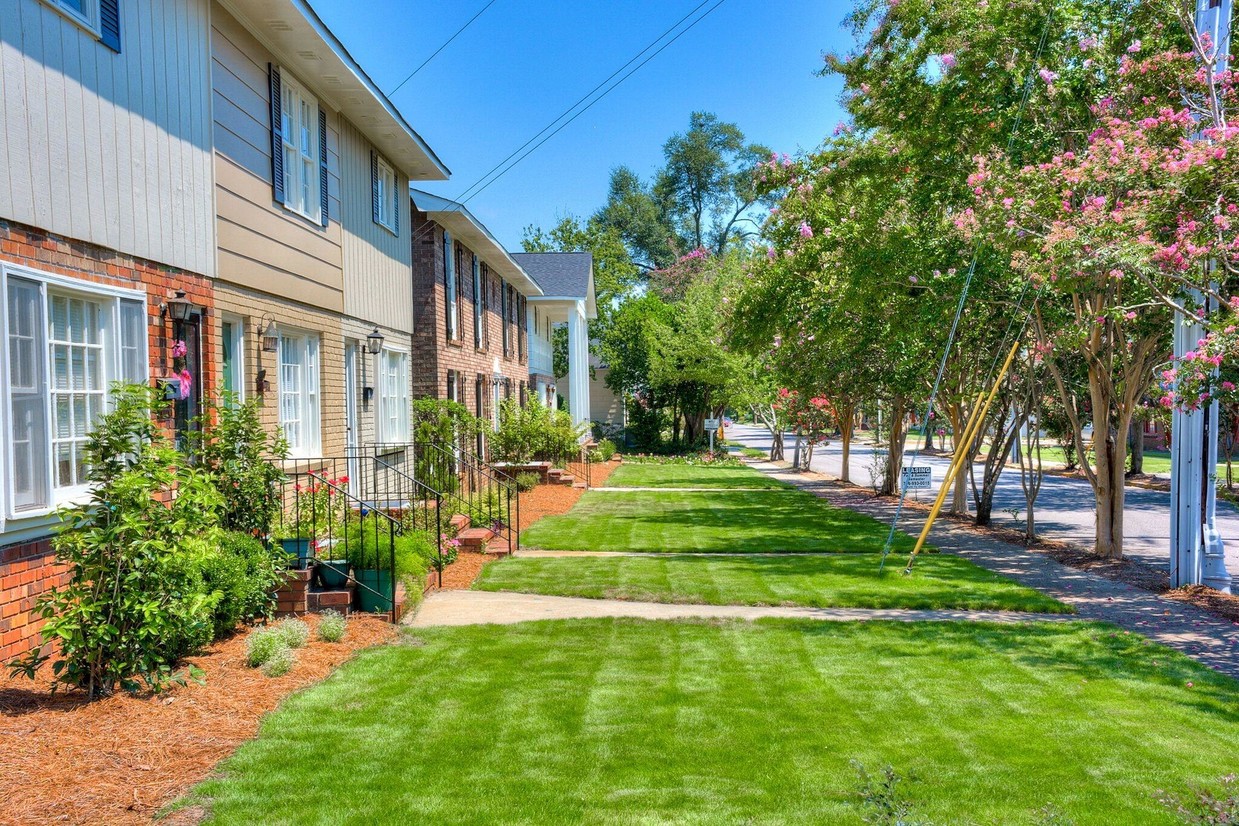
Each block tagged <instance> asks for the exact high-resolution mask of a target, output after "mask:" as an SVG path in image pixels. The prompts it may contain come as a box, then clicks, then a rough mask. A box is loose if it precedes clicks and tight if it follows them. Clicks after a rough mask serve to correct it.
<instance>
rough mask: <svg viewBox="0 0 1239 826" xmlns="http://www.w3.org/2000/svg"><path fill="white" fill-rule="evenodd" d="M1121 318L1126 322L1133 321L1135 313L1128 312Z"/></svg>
mask: <svg viewBox="0 0 1239 826" xmlns="http://www.w3.org/2000/svg"><path fill="white" fill-rule="evenodd" d="M1123 318H1125V319H1127V320H1128V321H1135V320H1136V313H1135V311H1133V310H1128V311H1127V313H1126V314H1125V315H1124V316H1123Z"/></svg>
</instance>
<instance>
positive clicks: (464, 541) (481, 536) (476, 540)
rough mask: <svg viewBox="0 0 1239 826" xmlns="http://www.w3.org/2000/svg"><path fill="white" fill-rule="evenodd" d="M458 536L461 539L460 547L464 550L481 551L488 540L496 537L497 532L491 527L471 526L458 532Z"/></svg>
mask: <svg viewBox="0 0 1239 826" xmlns="http://www.w3.org/2000/svg"><path fill="white" fill-rule="evenodd" d="M456 538H457V539H459V540H460V547H461V548H463V549H464V550H467V551H480V550H482V548H483V547H485V545H486V543H487V542H490V541H491V540H492V539H494V538H495V533H494V531H492V530H491V529H490V528H469V529H467V530H463V531H461V532H460V533H458V534H456Z"/></svg>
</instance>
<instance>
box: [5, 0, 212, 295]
mask: <svg viewBox="0 0 1239 826" xmlns="http://www.w3.org/2000/svg"><path fill="white" fill-rule="evenodd" d="M120 6H121V9H120V10H121V38H122V51H121V53H120V54H119V55H118V54H116V53H115V52H113V51H112V50H111V49H108V48H107V47H106V46H104V45H102V44H101V43H99V42H98V41H97V40H96V39H95V38H94V37H93V36H92V35H91V34H89V33H87V32H86V31H84V30H83V29H81V28H80V27H79V26H77V25H76V24H74V23H72V22H70V21H69V20H67V19H66V18H65V17H64V16H62V15H61V14H59V13H58V12H56V11H55V10H54V9H52V8H50V7H49V6H48V5H46V4H45V3H42V2H40V1H39V0H0V66H2V67H3V72H2V73H0V107H2V108H0V117H2V118H3V123H4V126H3V129H0V217H4V218H11V219H14V220H16V221H20V222H23V223H26V224H30V225H33V226H36V227H40V228H42V229H46V230H48V231H50V232H53V233H56V234H58V235H63V236H66V237H69V238H74V239H79V240H83V241H88V242H91V243H94V244H99V245H101V246H104V247H108V248H111V249H115V250H118V251H121V252H124V253H128V254H130V255H134V256H138V257H141V258H147V259H150V260H153V261H157V262H160V263H163V264H169V265H172V266H175V267H179V268H181V269H185V270H189V271H192V272H196V273H202V274H207V275H211V274H213V272H214V261H215V256H214V248H213V247H214V244H213V231H212V215H211V145H210V141H211V127H210V122H209V116H208V97H207V95H208V80H207V77H208V71H209V51H208V26H209V18H208V7H207V2H206V0H122V2H121V4H120Z"/></svg>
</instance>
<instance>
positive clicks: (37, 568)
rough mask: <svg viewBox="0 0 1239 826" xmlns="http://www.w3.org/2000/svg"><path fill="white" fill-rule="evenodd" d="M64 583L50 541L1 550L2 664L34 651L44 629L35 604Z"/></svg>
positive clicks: (63, 574) (0, 608)
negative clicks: (47, 592)
mask: <svg viewBox="0 0 1239 826" xmlns="http://www.w3.org/2000/svg"><path fill="white" fill-rule="evenodd" d="M65 580H66V573H65V569H64V568H63V567H62V566H59V565H57V564H56V562H55V557H54V556H53V555H52V550H51V546H50V543H49V541H48V540H47V539H38V540H35V541H34V542H27V543H22V544H17V545H9V546H7V547H2V548H0V663H5V662H8V661H9V660H11V659H13V658H14V657H19V656H21V655H22V654H25V653H26V652H27V651H29V650H30V649H31V648H34V646H35V645H36V644H37V642H38V635H39V630H40V629H41V628H42V627H43V619H42V618H40V617H38V616H37V615H36V614H35V613H34V606H35V601H36V600H37V599H38V598H39V596H40V595H41V594H42V593H43V592H45V591H47V590H48V589H50V588H52V587H58V586H60V585H63V584H64V583H65Z"/></svg>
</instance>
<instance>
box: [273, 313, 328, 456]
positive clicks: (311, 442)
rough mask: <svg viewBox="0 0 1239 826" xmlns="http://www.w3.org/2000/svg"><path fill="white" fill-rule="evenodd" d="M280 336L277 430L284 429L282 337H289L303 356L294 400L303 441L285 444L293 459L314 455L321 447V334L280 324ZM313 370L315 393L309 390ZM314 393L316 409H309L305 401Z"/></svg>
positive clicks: (276, 358) (282, 430)
mask: <svg viewBox="0 0 1239 826" xmlns="http://www.w3.org/2000/svg"><path fill="white" fill-rule="evenodd" d="M278 332H279V336H280V346H279V349H278V350H277V352H276V354H275V361H276V366H277V370H276V421H278V422H279V425H280V432H281V433H283V432H284V406H283V396H284V387H283V381H284V376H283V370H284V341H285V339H292V340H296V341H299V342H300V343H301V346H302V353H303V355H304V356H305V361H304V363H303V367H304V369H305V374H304V375H303V376H302V386H301V391H300V398H299V400H298V403H299V404H300V405H301V411H300V412H301V419H300V423H301V428H302V432H303V434H304V436H303V438H302V442H303V444H302V445H300V446H299V447H294V446H293V445H289V450H288V455H289V457H291V458H294V459H310V458H317V457H318V454H319V453H320V452H321V451H322V444H323V426H322V422H323V389H322V382H321V379H322V352H323V342H322V338H321V337H320V336H319V335H318V334H317V333H313V332H309V331H306V330H298V329H293V328H287V327H281V328H279V329H278ZM311 341H313V342H314V363H313V365H311V364H310V348H309V343H310V342H311ZM312 372H313V374H315V379H316V380H315V382H314V385H315V386H317V387H318V391H317V392H316V393H313V394H312V393H311V392H310V386H311V383H310V377H311V373H312ZM311 395H313V396H314V401H315V402H316V404H317V408H316V409H311V407H310V404H309V399H310V396H311Z"/></svg>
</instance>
